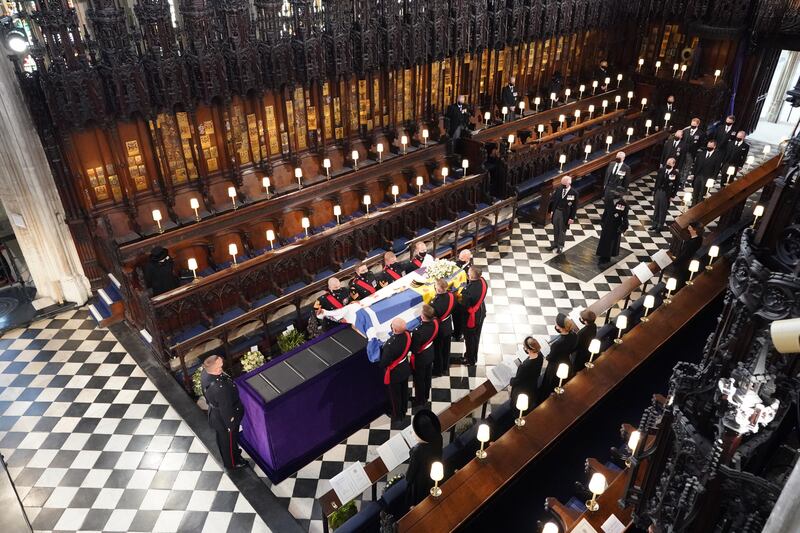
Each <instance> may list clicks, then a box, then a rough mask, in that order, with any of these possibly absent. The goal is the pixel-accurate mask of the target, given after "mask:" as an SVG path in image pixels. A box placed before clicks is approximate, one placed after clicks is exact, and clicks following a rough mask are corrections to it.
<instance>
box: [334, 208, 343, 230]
mask: <svg viewBox="0 0 800 533" xmlns="http://www.w3.org/2000/svg"><path fill="white" fill-rule="evenodd" d="M333 216H335V217H336V225H337V226H338V225H339V217H340V216H342V206H340V205H335V206H333Z"/></svg>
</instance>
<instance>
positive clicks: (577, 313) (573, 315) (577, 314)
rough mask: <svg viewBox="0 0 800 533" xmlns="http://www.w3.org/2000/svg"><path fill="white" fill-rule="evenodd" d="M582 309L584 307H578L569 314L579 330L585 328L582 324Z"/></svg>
mask: <svg viewBox="0 0 800 533" xmlns="http://www.w3.org/2000/svg"><path fill="white" fill-rule="evenodd" d="M581 311H583V307H576V308H575V309H573V310H572V311H570V312H569V315H567V316H569V317H570V318H571V319H572V321H573V322H574V323H575V327H576V328H578V329H579V330H580V329H583V324H581Z"/></svg>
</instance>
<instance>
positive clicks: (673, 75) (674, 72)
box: [672, 63, 681, 78]
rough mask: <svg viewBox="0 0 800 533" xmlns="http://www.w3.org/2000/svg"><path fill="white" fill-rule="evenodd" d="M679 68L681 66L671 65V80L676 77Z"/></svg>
mask: <svg viewBox="0 0 800 533" xmlns="http://www.w3.org/2000/svg"><path fill="white" fill-rule="evenodd" d="M679 68H681V66H680V65H679V64H677V63H675V64H674V65H672V77H673V78H674V77H676V76H677V75H678V69H679Z"/></svg>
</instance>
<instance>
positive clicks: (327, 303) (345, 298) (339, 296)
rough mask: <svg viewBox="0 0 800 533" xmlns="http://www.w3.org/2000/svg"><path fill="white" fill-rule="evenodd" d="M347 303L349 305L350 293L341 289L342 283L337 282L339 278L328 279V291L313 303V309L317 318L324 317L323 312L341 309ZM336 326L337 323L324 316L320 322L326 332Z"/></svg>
mask: <svg viewBox="0 0 800 533" xmlns="http://www.w3.org/2000/svg"><path fill="white" fill-rule="evenodd" d="M348 303H350V291H348V290H347V289H345V288H344V287H342V282H340V281H339V278H330V279H329V280H328V290H327V291H326V292H325V294H323V295H322V296H320V297H319V298H317V301H316V302H314V309H315V311H316V314H317V316H324V315H325V313H324V311H333V310H335V309H341V308H342V307H344V306H345V305H347V304H348ZM338 324H339V322H338V321H336V320H332V319H330V318H328V317H327V316H326V317H325V319H324V320H323V321H322V329H324V330H325V331H327V330H329V329H331V328H332V327H334V326H336V325H338Z"/></svg>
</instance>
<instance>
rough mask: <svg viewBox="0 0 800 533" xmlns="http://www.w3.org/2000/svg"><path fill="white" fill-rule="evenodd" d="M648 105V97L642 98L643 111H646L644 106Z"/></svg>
mask: <svg viewBox="0 0 800 533" xmlns="http://www.w3.org/2000/svg"><path fill="white" fill-rule="evenodd" d="M646 105H647V98H642V113H644V106H646Z"/></svg>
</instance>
